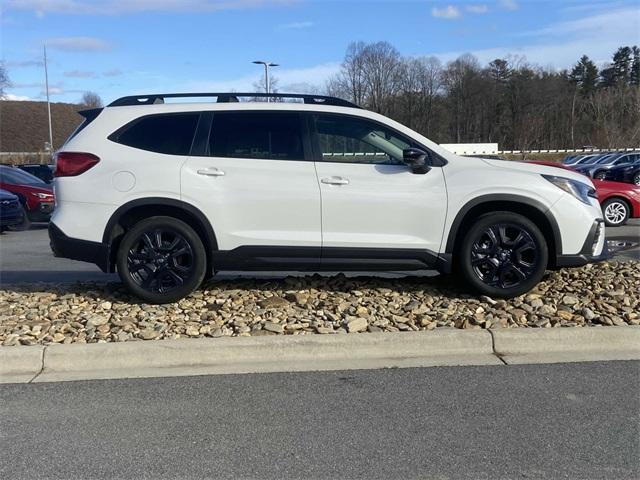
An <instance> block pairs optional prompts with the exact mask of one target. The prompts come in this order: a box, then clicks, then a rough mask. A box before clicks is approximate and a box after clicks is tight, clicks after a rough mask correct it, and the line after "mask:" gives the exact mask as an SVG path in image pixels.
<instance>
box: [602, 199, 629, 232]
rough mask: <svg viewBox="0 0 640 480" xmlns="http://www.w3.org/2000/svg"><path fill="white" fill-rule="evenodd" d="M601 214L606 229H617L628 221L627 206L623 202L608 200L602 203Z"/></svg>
mask: <svg viewBox="0 0 640 480" xmlns="http://www.w3.org/2000/svg"><path fill="white" fill-rule="evenodd" d="M602 214H603V216H604V223H605V225H606V226H607V227H619V226H621V225H624V224H625V223H627V220H628V219H629V206H628V205H627V202H625V201H624V200H620V199H619V198H610V199H609V200H607V201H605V202H603V204H602Z"/></svg>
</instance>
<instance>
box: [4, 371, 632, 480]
mask: <svg viewBox="0 0 640 480" xmlns="http://www.w3.org/2000/svg"><path fill="white" fill-rule="evenodd" d="M639 378H640V362H606V363H583V364H555V365H525V366H492V367H454V368H451V367H436V368H416V369H412V368H409V369H387V370H356V371H348V372H324V373H277V374H258V375H223V376H204V377H174V378H155V379H138V380H109V381H97V380H96V381H83V382H63V383H49V384H22V385H3V386H0V443H1V444H2V448H0V478H11V479H20V478H29V479H37V478H65V479H72V478H83V479H84V478H118V479H126V478H150V479H159V478H190V479H195V478H205V477H208V478H274V479H276V478H278V479H282V478H341V479H347V478H362V479H374V478H384V479H395V478H425V479H474V480H476V479H515V478H523V479H554V478H562V479H566V478H570V479H574V478H575V479H612V478H616V479H625V478H628V479H632V478H633V479H636V478H640V456H639V455H638V452H640V397H639V396H638V386H639V385H638V383H639Z"/></svg>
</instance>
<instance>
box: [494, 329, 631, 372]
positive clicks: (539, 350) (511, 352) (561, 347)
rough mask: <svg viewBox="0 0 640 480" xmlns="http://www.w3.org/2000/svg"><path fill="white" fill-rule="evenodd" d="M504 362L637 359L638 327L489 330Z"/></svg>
mask: <svg viewBox="0 0 640 480" xmlns="http://www.w3.org/2000/svg"><path fill="white" fill-rule="evenodd" d="M491 334H492V335H493V340H494V350H495V352H496V355H499V356H500V357H501V358H502V359H503V360H504V361H505V362H506V363H507V364H510V365H515V364H525V363H560V362H588V361H592V360H601V361H607V360H638V359H640V327H635V326H628V327H588V328H584V327H582V328H543V329H526V328H523V329H505V330H491Z"/></svg>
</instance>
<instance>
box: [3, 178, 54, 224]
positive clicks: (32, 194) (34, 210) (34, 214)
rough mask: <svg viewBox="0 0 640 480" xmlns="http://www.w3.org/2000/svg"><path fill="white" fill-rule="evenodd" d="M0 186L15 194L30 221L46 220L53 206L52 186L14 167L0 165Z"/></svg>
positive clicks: (49, 216)
mask: <svg viewBox="0 0 640 480" xmlns="http://www.w3.org/2000/svg"><path fill="white" fill-rule="evenodd" d="M0 188H1V189H4V190H8V191H9V192H11V193H13V194H15V195H16V196H17V197H18V199H19V200H20V203H21V204H22V206H23V208H24V210H25V212H26V214H27V218H28V219H29V221H31V222H48V221H49V218H51V213H52V212H53V207H54V196H53V188H52V187H51V185H47V184H46V183H44V182H43V181H42V180H40V179H39V178H38V177H34V176H33V175H31V174H30V173H27V172H25V171H23V170H20V169H19V168H16V167H8V166H6V165H0Z"/></svg>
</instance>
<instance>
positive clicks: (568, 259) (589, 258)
mask: <svg viewBox="0 0 640 480" xmlns="http://www.w3.org/2000/svg"><path fill="white" fill-rule="evenodd" d="M598 252H600V253H598ZM610 257H611V253H610V252H609V250H608V249H607V243H606V241H605V228H604V220H602V219H597V220H596V221H595V222H593V225H592V226H591V229H590V230H589V234H588V235H587V238H586V240H585V241H584V245H583V246H582V249H581V250H580V253H576V254H572V255H557V256H556V266H557V267H581V266H582V265H586V264H587V263H595V262H602V261H603V260H607V259H608V258H610Z"/></svg>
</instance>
